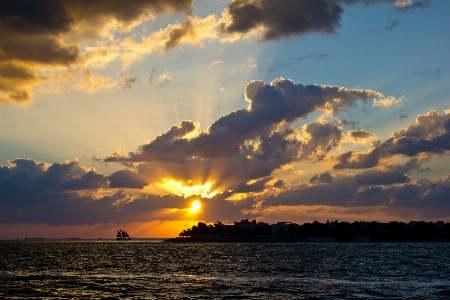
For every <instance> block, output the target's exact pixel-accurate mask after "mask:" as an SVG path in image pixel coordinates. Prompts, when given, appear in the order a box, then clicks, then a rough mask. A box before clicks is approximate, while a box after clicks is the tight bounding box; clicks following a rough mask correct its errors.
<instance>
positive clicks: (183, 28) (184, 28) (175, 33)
mask: <svg viewBox="0 0 450 300" xmlns="http://www.w3.org/2000/svg"><path fill="white" fill-rule="evenodd" d="M189 34H194V26H193V25H192V23H191V21H190V20H189V19H186V20H185V21H184V22H183V23H181V24H180V25H179V26H178V27H177V28H175V29H174V30H172V31H171V32H170V33H169V39H168V40H167V42H166V44H165V46H164V49H165V50H169V49H172V48H175V47H176V46H177V45H178V44H179V43H180V41H181V38H182V37H183V36H185V35H189Z"/></svg>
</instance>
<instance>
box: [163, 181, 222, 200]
mask: <svg viewBox="0 0 450 300" xmlns="http://www.w3.org/2000/svg"><path fill="white" fill-rule="evenodd" d="M213 183H214V182H206V183H205V184H203V185H200V184H199V185H185V184H184V183H183V182H180V181H175V180H173V179H165V180H164V181H163V183H159V184H157V185H158V187H161V188H164V189H165V190H167V191H169V192H171V193H172V194H176V195H178V196H184V197H189V196H192V195H201V196H202V197H203V198H211V197H214V196H215V195H216V194H217V191H211V186H212V185H213Z"/></svg>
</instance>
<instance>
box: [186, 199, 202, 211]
mask: <svg viewBox="0 0 450 300" xmlns="http://www.w3.org/2000/svg"><path fill="white" fill-rule="evenodd" d="M201 208H202V203H201V202H200V201H199V200H195V201H194V202H192V205H191V207H190V208H189V212H191V213H196V212H198V211H199V210H200V209H201Z"/></svg>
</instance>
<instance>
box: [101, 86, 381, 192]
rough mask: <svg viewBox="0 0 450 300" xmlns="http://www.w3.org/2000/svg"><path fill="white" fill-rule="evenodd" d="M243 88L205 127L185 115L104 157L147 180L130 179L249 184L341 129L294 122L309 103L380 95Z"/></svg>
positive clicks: (330, 143)
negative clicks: (237, 106)
mask: <svg viewBox="0 0 450 300" xmlns="http://www.w3.org/2000/svg"><path fill="white" fill-rule="evenodd" d="M244 92H245V98H246V100H247V101H248V102H249V107H248V108H247V109H241V110H238V111H235V112H232V113H230V114H228V115H225V116H223V117H221V118H219V119H218V120H217V121H215V122H214V123H213V124H211V126H210V127H209V128H208V129H207V130H204V131H200V132H198V127H199V124H196V123H194V122H192V121H183V122H182V123H180V124H179V125H175V126H173V127H172V128H171V129H170V130H169V131H167V132H166V133H163V134H161V135H160V136H158V137H156V138H155V139H154V140H152V141H151V142H149V143H148V144H144V145H142V146H140V147H139V148H138V149H137V151H133V152H129V153H128V154H126V155H121V154H120V153H114V154H113V155H110V156H108V157H106V158H105V159H104V162H120V163H125V164H129V163H133V164H136V168H135V170H134V171H133V172H135V173H136V174H138V175H139V177H140V178H141V179H143V180H145V182H139V183H137V184H136V187H139V188H141V187H143V186H144V185H146V184H147V185H151V184H155V183H160V184H161V183H162V182H163V181H162V180H163V179H164V178H171V179H173V180H176V181H178V182H182V183H184V184H187V182H188V181H189V182H192V184H194V185H204V184H205V183H207V182H210V183H213V185H212V187H211V191H215V190H217V191H234V190H235V189H243V187H246V188H248V187H249V185H250V186H252V188H254V187H255V185H254V183H252V182H253V181H254V180H256V181H259V180H262V179H264V178H272V177H273V175H274V173H275V172H276V171H277V170H281V169H282V168H283V167H284V166H286V165H288V164H291V163H293V162H298V161H307V160H313V161H318V160H322V159H324V158H325V157H326V155H327V153H329V152H330V151H331V150H333V149H336V148H337V147H338V146H339V144H340V143H341V141H342V139H343V137H344V135H343V133H342V130H341V129H340V128H339V127H337V126H336V125H335V124H334V123H331V122H327V121H323V120H322V121H317V122H313V123H309V124H305V125H303V126H301V127H294V126H292V122H294V121H295V120H297V119H299V118H305V117H306V116H308V114H310V113H312V112H314V111H318V110H319V111H320V110H322V111H325V112H327V113H328V114H337V113H339V112H340V111H343V110H346V109H347V108H350V107H352V106H355V105H356V104H357V102H358V101H361V102H366V101H368V100H369V99H371V98H380V97H382V94H381V93H378V92H375V91H370V90H352V89H346V88H343V87H332V86H317V85H301V84H295V83H294V82H292V81H290V80H285V79H282V78H279V79H276V80H274V81H272V83H271V84H270V85H266V84H265V83H264V82H262V81H252V82H250V83H249V84H248V85H247V86H246V87H245V91H244ZM365 134H366V135H367V133H365ZM355 135H357V134H356V133H355ZM359 135H363V133H362V132H359ZM360 138H361V139H362V137H360ZM120 175H121V176H120V177H122V176H124V175H125V172H121V174H120ZM129 175H133V174H131V173H129ZM111 176H118V175H114V174H113V175H111ZM145 183H146V184H145ZM132 184H133V183H131V185H132ZM120 186H121V187H126V185H120ZM117 187H119V185H117Z"/></svg>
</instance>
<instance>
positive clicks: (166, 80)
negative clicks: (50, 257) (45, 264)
mask: <svg viewBox="0 0 450 300" xmlns="http://www.w3.org/2000/svg"><path fill="white" fill-rule="evenodd" d="M449 13H450V1H448V0H440V1H438V0H279V1H275V0H232V1H225V0H196V1H194V0H136V1H121V0H94V1H93V0H91V1H86V0H79V1H69V0H41V1H33V0H16V1H13V0H0V32H1V33H2V34H1V35H0V226H1V228H2V230H1V231H0V239H9V238H14V239H15V238H24V237H26V236H27V237H45V238H73V237H78V238H100V237H101V238H114V237H115V232H116V231H117V230H118V229H119V228H122V229H125V230H127V231H128V232H129V233H130V235H131V236H132V237H137V238H144V237H155V238H156V237H174V236H177V235H178V234H179V233H180V232H181V231H182V230H183V229H186V228H189V227H191V226H192V225H194V224H197V223H198V222H200V221H202V222H216V221H221V222H224V223H232V222H233V221H239V220H241V219H257V220H258V221H263V222H267V223H271V224H272V223H276V222H278V221H291V222H296V223H300V224H303V223H305V222H312V221H314V220H317V221H319V222H325V221H326V220H338V221H348V222H353V221H373V220H375V221H379V222H388V221H394V220H397V221H403V222H409V221H411V220H425V221H437V220H442V221H445V222H450V168H449V166H450V157H449V154H450V101H449V96H448V95H449V92H450V55H449V53H450V39H449V32H450V23H449V22H448V15H449Z"/></svg>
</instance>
